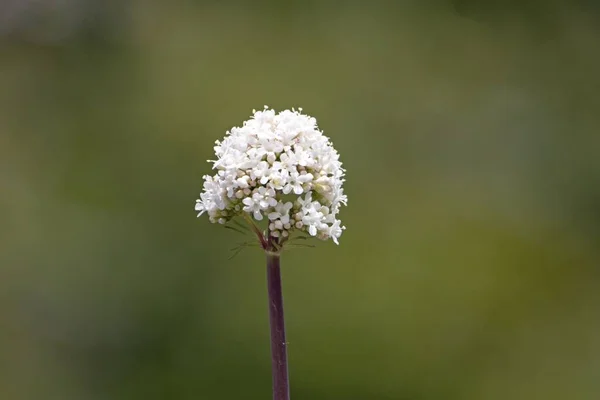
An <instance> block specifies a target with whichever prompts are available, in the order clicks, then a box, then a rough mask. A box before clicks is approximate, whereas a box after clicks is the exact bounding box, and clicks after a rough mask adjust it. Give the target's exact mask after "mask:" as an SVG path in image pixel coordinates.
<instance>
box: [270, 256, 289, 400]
mask: <svg viewBox="0 0 600 400" xmlns="http://www.w3.org/2000/svg"><path fill="white" fill-rule="evenodd" d="M267 285H268V289H269V321H270V324H271V368H272V371H273V400H289V398H290V384H289V378H288V364H287V342H286V340H285V323H284V319H283V294H282V291H281V268H280V266H279V255H278V254H273V253H270V252H267Z"/></svg>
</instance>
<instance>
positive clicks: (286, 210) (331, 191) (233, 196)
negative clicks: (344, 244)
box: [196, 106, 347, 244]
mask: <svg viewBox="0 0 600 400" xmlns="http://www.w3.org/2000/svg"><path fill="white" fill-rule="evenodd" d="M214 149H215V154H216V157H217V159H216V160H214V161H213V169H215V170H216V174H215V175H214V176H208V175H206V176H204V190H203V192H202V193H201V194H200V199H199V200H196V211H198V216H200V215H202V214H203V213H205V212H206V213H207V214H208V217H209V219H210V221H211V222H213V223H215V222H218V223H222V224H224V223H226V222H227V221H229V220H231V219H232V218H234V217H235V216H240V215H244V214H247V215H249V216H252V217H253V218H254V219H255V220H257V221H260V220H263V219H264V218H265V217H266V219H267V220H268V236H269V237H272V238H278V239H277V240H282V241H284V240H285V238H287V237H288V236H289V235H290V233H291V232H292V231H293V230H299V231H304V232H308V234H309V235H311V236H315V237H317V238H319V239H322V240H327V239H329V238H331V239H333V241H334V242H335V243H336V244H337V243H338V238H339V237H340V236H341V234H342V231H343V230H344V229H345V227H344V226H342V225H341V222H340V221H339V220H338V219H337V214H338V212H339V209H340V206H341V205H346V203H347V197H346V195H345V194H344V190H343V188H342V184H343V182H344V174H345V170H344V169H343V168H342V163H341V162H340V161H339V155H338V153H337V151H336V150H335V149H334V148H333V146H332V144H331V142H330V141H329V138H328V137H326V136H324V135H323V133H322V132H321V131H320V130H319V129H318V127H317V121H316V120H315V119H314V118H312V117H310V116H308V115H305V114H302V109H301V108H299V109H298V110H294V109H292V110H291V111H290V110H285V111H281V112H280V113H276V112H275V110H272V109H269V108H268V107H267V106H265V108H264V110H262V111H254V115H253V116H252V118H251V119H249V120H248V121H245V122H244V124H243V125H242V126H241V127H235V128H232V129H231V130H230V131H228V132H227V134H226V135H225V138H224V139H223V140H222V141H217V142H216V146H215V147H214Z"/></svg>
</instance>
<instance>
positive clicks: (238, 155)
mask: <svg viewBox="0 0 600 400" xmlns="http://www.w3.org/2000/svg"><path fill="white" fill-rule="evenodd" d="M214 149H215V154H216V160H212V161H211V160H209V162H212V163H213V170H216V173H215V174H214V175H213V176H210V175H205V176H204V190H203V191H202V193H201V194H200V199H198V200H196V211H197V212H198V216H201V215H202V214H204V213H206V214H208V218H209V220H210V221H211V222H213V223H219V224H227V225H226V226H228V227H230V228H232V229H234V230H237V229H238V228H237V227H234V226H233V225H230V224H228V223H229V222H235V223H238V225H237V226H238V227H239V226H240V225H239V221H235V220H234V219H235V218H236V217H241V218H242V219H244V220H245V221H246V222H247V223H248V225H249V227H250V229H251V230H252V231H253V232H254V234H255V235H256V237H257V239H258V245H259V246H260V247H261V248H262V249H263V250H264V251H265V253H266V255H267V281H268V289H269V310H270V324H271V353H272V368H273V399H274V400H288V399H289V379H288V368H287V348H286V347H287V344H286V340H285V329H284V318H283V296H282V292H281V272H280V255H281V252H282V250H283V249H284V248H286V247H289V245H287V246H286V244H287V243H289V242H291V240H292V233H293V232H294V231H297V232H306V233H308V235H310V236H314V237H316V238H319V239H322V240H328V239H332V240H333V241H334V242H335V243H336V244H339V241H338V240H339V238H340V236H341V235H342V232H343V231H344V229H345V227H344V226H343V225H342V224H341V221H340V220H339V219H338V217H337V216H338V213H339V211H340V207H341V206H343V205H346V203H347V196H346V195H345V194H344V189H343V187H342V185H343V183H344V181H345V179H344V176H345V169H344V168H342V163H341V161H340V160H339V154H338V152H337V151H336V150H335V149H334V148H333V146H332V144H331V142H330V140H329V138H328V137H327V136H325V135H323V132H322V131H320V130H319V128H318V127H317V121H316V119H315V118H313V117H311V116H308V115H305V114H303V113H302V109H301V108H299V109H298V110H295V109H292V110H291V111H290V110H284V111H281V112H279V113H277V112H275V110H272V109H269V108H268V107H267V106H265V108H264V110H262V111H253V116H252V117H251V118H250V119H249V120H248V121H245V122H244V123H243V125H242V126H241V127H234V128H232V129H231V130H230V131H228V132H227V133H226V135H225V138H224V139H223V140H222V141H217V142H216V146H215V147H214ZM262 221H266V223H264V222H262ZM261 224H262V225H263V226H264V229H263V228H261Z"/></svg>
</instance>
